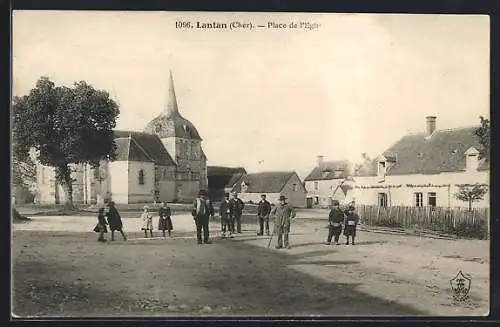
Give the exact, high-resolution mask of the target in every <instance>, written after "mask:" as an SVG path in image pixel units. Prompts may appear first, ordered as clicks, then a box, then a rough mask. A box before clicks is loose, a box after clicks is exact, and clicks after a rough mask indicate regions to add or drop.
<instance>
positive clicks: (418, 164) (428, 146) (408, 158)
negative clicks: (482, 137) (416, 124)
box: [383, 127, 489, 175]
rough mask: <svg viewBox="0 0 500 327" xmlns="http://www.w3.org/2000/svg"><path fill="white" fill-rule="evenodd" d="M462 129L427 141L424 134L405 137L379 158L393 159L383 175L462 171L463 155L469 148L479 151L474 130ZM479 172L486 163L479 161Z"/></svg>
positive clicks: (433, 135)
mask: <svg viewBox="0 0 500 327" xmlns="http://www.w3.org/2000/svg"><path fill="white" fill-rule="evenodd" d="M476 128H477V127H464V128H456V129H448V130H437V131H435V132H434V133H433V134H432V135H431V137H429V138H426V136H427V134H426V133H418V134H412V135H406V136H404V137H402V138H401V139H400V140H399V141H398V142H396V143H395V144H394V145H393V146H391V147H390V148H389V149H387V151H385V152H384V153H383V155H384V156H385V155H387V156H391V157H392V156H395V157H396V162H395V163H394V164H393V165H391V166H390V168H389V169H388V171H387V175H406V174H436V173H441V172H458V171H463V170H465V169H466V166H465V164H466V156H465V151H467V150H468V149H469V148H470V147H474V148H476V149H477V150H480V149H481V145H480V143H479V142H478V139H477V136H475V135H474V130H475V129H476ZM479 170H489V163H488V162H487V161H486V160H484V159H483V160H481V162H480V165H479Z"/></svg>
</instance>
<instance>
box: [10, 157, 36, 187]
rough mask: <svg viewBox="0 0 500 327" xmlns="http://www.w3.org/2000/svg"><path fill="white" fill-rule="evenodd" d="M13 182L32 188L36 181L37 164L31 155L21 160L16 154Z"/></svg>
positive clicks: (13, 163) (13, 162)
mask: <svg viewBox="0 0 500 327" xmlns="http://www.w3.org/2000/svg"><path fill="white" fill-rule="evenodd" d="M11 165H12V184H13V185H16V186H24V187H26V188H31V185H32V184H34V183H35V182H36V165H35V162H34V161H33V159H32V158H31V157H29V156H28V157H26V159H24V161H20V160H18V159H17V157H16V156H13V157H12V163H11Z"/></svg>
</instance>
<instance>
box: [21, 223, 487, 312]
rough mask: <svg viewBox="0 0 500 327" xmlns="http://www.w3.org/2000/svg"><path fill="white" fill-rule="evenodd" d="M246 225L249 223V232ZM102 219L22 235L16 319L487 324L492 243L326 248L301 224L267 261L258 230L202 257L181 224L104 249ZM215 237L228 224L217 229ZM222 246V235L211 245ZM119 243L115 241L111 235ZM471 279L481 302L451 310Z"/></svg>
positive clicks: (380, 240)
mask: <svg viewBox="0 0 500 327" xmlns="http://www.w3.org/2000/svg"><path fill="white" fill-rule="evenodd" d="M247 222H249V221H248V220H247ZM94 224H95V218H92V217H37V218H36V219H35V220H34V221H32V222H29V223H25V224H16V225H14V232H13V246H12V251H13V280H14V299H13V312H14V313H16V314H18V315H21V316H26V315H43V316H96V315H99V316H109V315H121V316H122V315H142V316H144V315H148V316H151V315H160V316H164V315H186V314H188V315H328V316H346V315H348V316H352V315H354V316H359V315H361V316H371V315H384V316H394V315H433V316H439V315H485V314H487V313H488V307H489V260H488V253H489V242H488V241H470V240H467V241H466V240H457V241H449V240H438V239H426V238H418V237H412V236H396V235H386V234H375V233H368V232H359V237H358V244H357V245H355V246H346V245H340V246H326V245H323V244H321V242H323V241H324V239H325V237H326V229H325V228H324V227H325V226H324V222H321V221H316V220H306V219H298V220H297V222H296V223H295V224H294V226H293V232H292V244H293V248H292V249H291V250H275V249H267V243H268V239H267V238H265V237H257V236H256V235H255V226H254V225H253V224H248V223H246V224H244V225H243V229H244V232H243V234H241V235H238V236H237V237H236V238H235V239H232V240H220V239H218V238H215V239H214V244H211V245H202V246H200V245H197V244H196V243H195V240H194V239H193V237H192V236H193V230H194V229H193V222H192V219H191V218H190V217H188V216H183V215H179V216H174V227H175V235H176V238H175V239H167V240H163V239H157V240H143V239H141V237H142V233H141V232H140V231H139V226H140V221H139V219H134V218H128V219H124V224H125V226H126V229H127V233H128V234H129V237H130V240H129V241H127V242H124V241H122V240H121V239H120V237H119V236H118V237H117V241H115V242H108V243H107V244H101V243H97V242H96V238H97V236H96V234H95V233H91V232H89V231H90V230H91V229H92V228H93V226H94ZM211 228H212V231H215V230H218V229H219V224H218V223H217V222H214V223H212V224H211ZM212 235H214V233H212ZM108 237H109V235H108ZM460 270H462V271H463V272H464V273H466V274H469V275H470V276H471V279H472V284H471V290H470V294H471V301H470V303H468V304H463V305H455V304H452V302H451V288H450V279H451V278H452V277H454V276H455V275H456V274H457V273H458V271H460Z"/></svg>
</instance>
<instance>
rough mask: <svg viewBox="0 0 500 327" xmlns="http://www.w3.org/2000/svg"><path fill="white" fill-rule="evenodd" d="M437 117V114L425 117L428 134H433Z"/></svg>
mask: <svg viewBox="0 0 500 327" xmlns="http://www.w3.org/2000/svg"><path fill="white" fill-rule="evenodd" d="M436 118H437V117H436V116H427V117H425V120H426V125H427V136H431V134H432V133H434V131H435V130H436Z"/></svg>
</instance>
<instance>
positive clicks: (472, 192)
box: [455, 183, 488, 211]
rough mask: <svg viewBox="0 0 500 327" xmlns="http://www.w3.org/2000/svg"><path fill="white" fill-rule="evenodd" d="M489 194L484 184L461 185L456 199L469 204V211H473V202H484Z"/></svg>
mask: <svg viewBox="0 0 500 327" xmlns="http://www.w3.org/2000/svg"><path fill="white" fill-rule="evenodd" d="M487 192H488V187H487V186H486V185H484V184H479V183H476V184H475V185H461V186H459V189H458V193H456V194H455V197H456V198H457V199H459V200H460V201H464V202H468V203H469V211H472V202H476V201H479V200H482V199H483V197H484V195H485V194H486V193H487Z"/></svg>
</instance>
